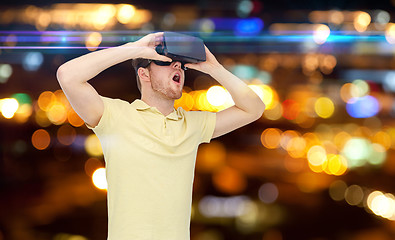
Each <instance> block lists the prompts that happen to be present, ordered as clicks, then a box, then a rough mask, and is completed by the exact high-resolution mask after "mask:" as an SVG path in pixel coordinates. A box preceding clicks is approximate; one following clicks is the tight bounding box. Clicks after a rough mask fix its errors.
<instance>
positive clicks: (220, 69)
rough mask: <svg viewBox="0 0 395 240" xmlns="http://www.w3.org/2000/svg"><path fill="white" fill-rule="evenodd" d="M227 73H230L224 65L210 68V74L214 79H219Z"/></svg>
mask: <svg viewBox="0 0 395 240" xmlns="http://www.w3.org/2000/svg"><path fill="white" fill-rule="evenodd" d="M226 72H228V70H226V68H225V67H224V66H222V64H219V65H218V66H215V67H212V68H210V70H209V71H208V74H209V75H210V76H211V77H213V78H214V79H217V78H218V77H219V76H223V74H224V73H226Z"/></svg>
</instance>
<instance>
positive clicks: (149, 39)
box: [131, 32, 172, 62]
mask: <svg viewBox="0 0 395 240" xmlns="http://www.w3.org/2000/svg"><path fill="white" fill-rule="evenodd" d="M162 41H163V32H157V33H151V34H148V35H146V36H144V37H142V38H141V39H139V40H137V41H136V42H133V43H131V44H133V47H134V48H137V50H138V52H139V54H138V55H139V57H140V58H145V59H152V60H159V61H164V62H171V61H172V60H171V58H169V57H166V56H163V55H160V54H158V53H157V52H156V50H155V47H156V46H158V45H159V44H161V43H162Z"/></svg>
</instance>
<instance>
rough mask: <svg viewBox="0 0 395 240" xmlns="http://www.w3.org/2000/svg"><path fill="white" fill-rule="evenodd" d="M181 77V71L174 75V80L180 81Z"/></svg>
mask: <svg viewBox="0 0 395 240" xmlns="http://www.w3.org/2000/svg"><path fill="white" fill-rule="evenodd" d="M180 79H181V76H180V74H179V73H176V74H174V76H173V81H174V82H177V83H180Z"/></svg>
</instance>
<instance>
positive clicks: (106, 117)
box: [85, 96, 115, 134]
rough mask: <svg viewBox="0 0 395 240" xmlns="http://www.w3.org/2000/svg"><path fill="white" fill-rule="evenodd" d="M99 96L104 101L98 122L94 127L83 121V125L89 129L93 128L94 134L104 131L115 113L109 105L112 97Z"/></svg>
mask: <svg viewBox="0 0 395 240" xmlns="http://www.w3.org/2000/svg"><path fill="white" fill-rule="evenodd" d="M100 97H101V99H102V100H103V103H104V111H103V115H102V117H101V118H100V121H99V123H98V124H97V125H96V126H95V127H91V126H89V125H88V124H86V123H85V125H86V126H87V127H88V128H89V129H91V130H93V132H94V133H96V134H100V133H102V132H104V131H105V129H106V128H109V127H111V124H112V121H111V119H112V118H114V114H115V113H114V111H113V110H114V109H113V108H112V107H111V105H112V104H113V101H114V99H111V98H107V97H102V96H100Z"/></svg>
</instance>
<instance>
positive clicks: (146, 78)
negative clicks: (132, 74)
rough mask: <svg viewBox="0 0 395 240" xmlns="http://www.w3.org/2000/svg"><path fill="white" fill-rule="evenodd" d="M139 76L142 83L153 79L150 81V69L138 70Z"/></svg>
mask: <svg viewBox="0 0 395 240" xmlns="http://www.w3.org/2000/svg"><path fill="white" fill-rule="evenodd" d="M137 74H138V75H139V78H140V80H142V81H148V82H149V81H150V80H151V79H150V74H149V71H148V69H147V68H142V67H140V68H139V69H138V70H137Z"/></svg>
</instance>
